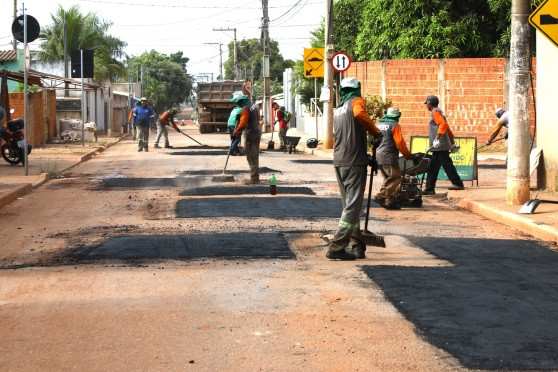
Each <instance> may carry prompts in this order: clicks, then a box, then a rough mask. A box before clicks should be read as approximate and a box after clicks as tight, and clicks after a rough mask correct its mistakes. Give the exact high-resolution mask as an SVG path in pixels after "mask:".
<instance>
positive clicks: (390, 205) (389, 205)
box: [382, 203, 401, 210]
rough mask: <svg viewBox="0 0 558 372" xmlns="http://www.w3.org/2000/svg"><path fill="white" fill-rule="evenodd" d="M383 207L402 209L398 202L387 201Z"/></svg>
mask: <svg viewBox="0 0 558 372" xmlns="http://www.w3.org/2000/svg"><path fill="white" fill-rule="evenodd" d="M382 207H384V208H385V209H391V210H399V209H401V205H400V204H398V203H389V204H388V203H386V204H384V205H382Z"/></svg>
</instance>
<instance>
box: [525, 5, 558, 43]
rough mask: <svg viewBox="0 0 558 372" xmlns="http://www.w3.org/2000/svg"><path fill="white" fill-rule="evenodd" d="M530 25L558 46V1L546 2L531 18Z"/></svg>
mask: <svg viewBox="0 0 558 372" xmlns="http://www.w3.org/2000/svg"><path fill="white" fill-rule="evenodd" d="M529 23H530V24H531V25H532V26H533V27H535V28H536V29H537V30H539V31H540V32H542V33H543V35H544V36H546V37H547V38H548V40H550V41H551V42H552V43H554V45H556V46H558V0H546V1H543V2H542V3H541V5H539V6H538V7H537V9H535V11H534V12H533V13H531V15H530V16H529Z"/></svg>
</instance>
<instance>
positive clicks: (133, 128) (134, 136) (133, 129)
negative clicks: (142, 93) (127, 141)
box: [128, 101, 140, 141]
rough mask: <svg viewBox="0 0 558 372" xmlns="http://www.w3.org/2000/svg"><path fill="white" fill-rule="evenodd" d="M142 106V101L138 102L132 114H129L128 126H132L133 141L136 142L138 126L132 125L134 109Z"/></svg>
mask: <svg viewBox="0 0 558 372" xmlns="http://www.w3.org/2000/svg"><path fill="white" fill-rule="evenodd" d="M139 105H140V101H137V102H136V105H135V106H134V107H133V108H132V109H131V110H130V113H129V114H128V125H129V126H130V128H131V130H132V140H133V141H135V140H136V125H132V120H133V117H134V109H135V108H136V107H138V106H139Z"/></svg>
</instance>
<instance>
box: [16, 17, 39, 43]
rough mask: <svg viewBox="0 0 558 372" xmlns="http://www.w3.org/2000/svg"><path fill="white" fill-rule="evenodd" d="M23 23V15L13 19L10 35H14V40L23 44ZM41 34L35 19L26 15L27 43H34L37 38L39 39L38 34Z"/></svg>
mask: <svg viewBox="0 0 558 372" xmlns="http://www.w3.org/2000/svg"><path fill="white" fill-rule="evenodd" d="M24 26H25V24H24V22H23V14H22V15H20V16H19V17H17V18H16V19H14V22H13V23H12V35H14V37H15V39H16V40H17V41H19V42H20V43H24V42H25V40H23V37H24V31H25V30H24ZM40 32H41V26H39V22H38V21H37V19H35V17H32V16H30V15H27V42H28V43H30V42H32V41H34V40H35V39H36V38H37V37H39V33H40Z"/></svg>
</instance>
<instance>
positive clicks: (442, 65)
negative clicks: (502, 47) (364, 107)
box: [343, 58, 535, 144]
mask: <svg viewBox="0 0 558 372" xmlns="http://www.w3.org/2000/svg"><path fill="white" fill-rule="evenodd" d="M533 61H534V60H533ZM533 65H535V63H534V62H533ZM507 71H508V60H506V59H504V58H459V59H428V60H387V61H385V62H382V61H373V62H355V63H353V64H352V65H351V67H350V68H349V70H347V71H346V72H345V73H344V75H343V76H344V77H356V78H357V79H359V80H360V81H361V82H362V93H363V95H366V94H367V93H368V94H372V95H380V96H382V97H384V99H390V100H392V101H393V105H394V106H396V107H398V108H399V109H400V110H401V112H402V116H401V120H400V124H401V126H402V129H403V134H404V136H405V139H406V140H407V141H409V139H410V136H411V135H426V134H427V132H428V126H427V123H428V118H429V116H430V113H429V111H427V110H426V108H425V105H424V104H423V102H424V99H425V98H426V96H427V95H429V94H434V95H436V96H438V98H439V99H440V108H441V109H442V110H443V111H444V113H445V114H446V117H447V118H448V121H449V124H450V127H451V129H452V131H453V132H454V134H455V135H456V136H473V137H477V139H478V141H479V144H480V143H484V142H486V140H488V138H489V137H490V134H492V132H493V131H494V129H495V128H496V125H497V123H498V121H497V118H496V116H495V115H494V111H495V110H496V109H497V108H498V107H504V108H505V109H508V108H509V107H508V88H509V81H508V78H507V76H508V74H507ZM534 118H535V115H534V105H533V102H531V131H533V127H534Z"/></svg>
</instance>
